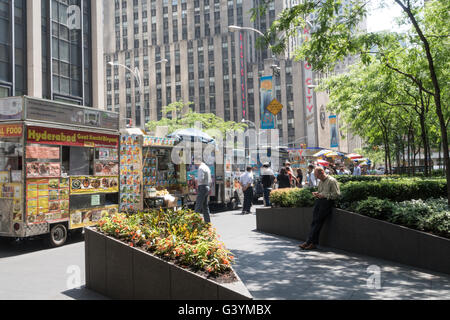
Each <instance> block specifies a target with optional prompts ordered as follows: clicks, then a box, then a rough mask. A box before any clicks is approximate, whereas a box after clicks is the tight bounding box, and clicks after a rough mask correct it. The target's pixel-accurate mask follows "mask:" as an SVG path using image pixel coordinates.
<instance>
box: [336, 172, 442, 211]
mask: <svg viewBox="0 0 450 320" xmlns="http://www.w3.org/2000/svg"><path fill="white" fill-rule="evenodd" d="M446 195H447V183H446V180H444V179H427V180H422V179H417V178H416V179H398V180H389V179H383V180H381V181H372V182H349V183H346V184H343V185H341V199H340V201H339V205H340V207H348V206H349V205H350V204H351V203H353V202H358V201H361V200H364V199H367V198H369V197H376V198H380V199H388V200H392V201H395V202H401V201H407V200H411V199H429V198H439V197H445V196H446Z"/></svg>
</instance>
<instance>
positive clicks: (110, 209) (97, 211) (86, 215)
mask: <svg viewBox="0 0 450 320" xmlns="http://www.w3.org/2000/svg"><path fill="white" fill-rule="evenodd" d="M118 212H119V206H118V205H110V206H104V207H101V208H91V209H83V210H72V211H71V212H70V225H69V229H78V228H83V227H90V226H93V225H96V224H97V222H98V221H99V220H100V219H101V218H102V217H104V216H105V215H110V216H113V215H115V214H117V213H118Z"/></svg>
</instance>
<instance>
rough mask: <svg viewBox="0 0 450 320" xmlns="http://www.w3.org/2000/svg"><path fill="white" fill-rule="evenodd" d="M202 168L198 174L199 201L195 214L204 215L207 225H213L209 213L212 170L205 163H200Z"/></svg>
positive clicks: (196, 204)
mask: <svg viewBox="0 0 450 320" xmlns="http://www.w3.org/2000/svg"><path fill="white" fill-rule="evenodd" d="M198 162H199V163H200V166H199V168H198V172H197V184H198V191H197V201H196V203H195V212H197V213H202V214H203V218H204V220H205V222H206V223H211V218H210V211H209V203H208V199H209V192H210V191H211V181H212V179H211V169H210V168H209V167H208V166H207V165H206V164H205V163H204V162H203V161H198ZM196 164H197V163H196Z"/></svg>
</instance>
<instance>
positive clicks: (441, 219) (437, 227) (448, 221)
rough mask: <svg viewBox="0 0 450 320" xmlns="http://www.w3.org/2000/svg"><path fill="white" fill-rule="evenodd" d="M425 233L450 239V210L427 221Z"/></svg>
mask: <svg viewBox="0 0 450 320" xmlns="http://www.w3.org/2000/svg"><path fill="white" fill-rule="evenodd" d="M424 229H425V231H430V232H433V233H434V234H436V235H438V236H441V237H446V238H449V239H450V210H447V211H444V212H439V213H435V214H433V215H431V216H430V217H428V218H427V219H426V220H425V223H424Z"/></svg>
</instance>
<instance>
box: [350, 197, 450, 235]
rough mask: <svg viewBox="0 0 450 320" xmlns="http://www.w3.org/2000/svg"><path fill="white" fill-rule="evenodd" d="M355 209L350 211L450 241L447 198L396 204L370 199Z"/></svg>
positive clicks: (361, 202) (360, 203) (358, 204)
mask: <svg viewBox="0 0 450 320" xmlns="http://www.w3.org/2000/svg"><path fill="white" fill-rule="evenodd" d="M354 208H355V210H350V211H354V212H357V213H359V214H362V215H365V216H368V217H371V218H376V219H380V220H385V221H388V222H390V223H394V224H398V225H402V226H405V227H408V228H411V229H415V230H419V231H425V232H431V233H433V234H436V235H439V236H442V237H446V238H449V239H450V208H449V206H448V204H447V199H445V198H440V199H428V200H425V201H424V200H410V201H403V202H400V203H394V202H392V201H389V200H385V199H378V198H374V197H370V198H368V199H366V200H363V201H359V202H358V203H357V205H354Z"/></svg>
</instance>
